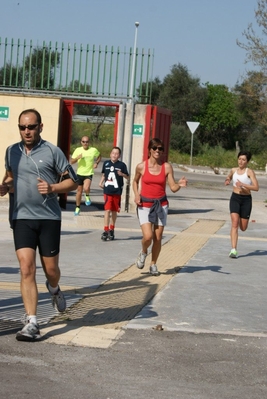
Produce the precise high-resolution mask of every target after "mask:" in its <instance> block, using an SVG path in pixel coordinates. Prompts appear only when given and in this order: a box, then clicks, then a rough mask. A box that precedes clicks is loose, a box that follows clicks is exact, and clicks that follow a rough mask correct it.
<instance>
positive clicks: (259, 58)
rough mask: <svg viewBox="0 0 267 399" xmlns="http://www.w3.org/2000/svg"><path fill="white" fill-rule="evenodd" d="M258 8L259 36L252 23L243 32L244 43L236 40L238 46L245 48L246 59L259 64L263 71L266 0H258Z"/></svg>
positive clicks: (266, 66) (266, 45)
mask: <svg viewBox="0 0 267 399" xmlns="http://www.w3.org/2000/svg"><path fill="white" fill-rule="evenodd" d="M257 6H258V8H257V9H256V10H255V17H256V22H257V24H258V26H259V28H260V29H261V36H259V35H257V34H256V32H255V29H254V28H253V25H252V23H250V24H249V25H248V27H247V29H246V30H245V31H244V32H243V36H244V37H245V39H246V42H245V43H242V42H240V41H239V40H237V44H238V46H239V47H241V48H243V49H244V50H246V60H247V61H252V62H253V64H254V65H256V66H259V67H260V68H261V69H262V70H263V71H265V72H266V69H267V64H266V60H267V42H266V36H267V0H258V2H257Z"/></svg>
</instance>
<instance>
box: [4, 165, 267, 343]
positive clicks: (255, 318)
mask: <svg viewBox="0 0 267 399" xmlns="http://www.w3.org/2000/svg"><path fill="white" fill-rule="evenodd" d="M182 173H183V172H181V171H180V172H179V174H180V175H181V174H182ZM218 178H219V177H218ZM97 184H98V179H95V181H94V185H93V189H92V192H91V194H92V206H90V207H85V206H83V207H82V210H81V214H80V216H78V217H75V216H74V215H73V210H74V202H73V201H74V195H73V194H72V195H70V197H69V202H68V207H67V210H66V211H63V222H62V242H61V254H60V266H61V271H62V277H61V282H60V285H61V288H62V290H63V291H64V292H65V294H66V299H67V305H68V310H67V311H66V312H65V313H64V314H63V315H58V314H57V313H56V312H55V311H54V310H53V309H52V307H51V303H50V297H49V295H48V293H47V291H46V288H45V285H44V283H45V278H44V274H43V271H42V268H41V265H40V261H39V259H38V267H37V282H38V288H39V304H38V320H39V321H40V323H41V327H42V330H41V332H42V335H43V337H44V340H45V341H46V342H52V343H60V344H68V345H82V346H94V347H102V348H105V347H108V346H110V345H112V344H113V343H115V342H116V340H117V339H118V338H119V337H120V336H121V334H123V332H124V331H125V329H151V328H154V329H161V328H162V329H164V330H174V331H189V332H206V333H224V334H232V335H247V336H250V335H253V336H257V337H260V336H264V337H266V336H267V316H266V311H265V307H266V305H265V304H266V300H267V293H266V283H267V271H266V267H265V264H266V262H265V258H264V256H266V255H267V251H266V241H267V232H266V221H267V220H266V208H265V205H264V203H263V202H262V201H257V200H255V201H253V213H252V218H251V222H250V224H249V228H248V230H247V232H245V233H242V234H240V240H239V247H238V252H239V258H238V259H230V258H229V257H228V253H229V247H230V240H229V230H230V220H229V214H228V201H229V193H230V191H229V190H224V191H223V190H221V191H220V190H219V191H218V190H215V189H214V190H212V189H211V190H207V189H205V188H199V189H197V190H196V188H188V189H186V191H182V190H181V191H180V192H179V193H178V194H176V195H170V196H169V199H170V212H169V216H168V226H167V228H166V230H165V234H164V240H163V244H164V245H163V248H162V252H161V255H160V258H159V262H158V266H159V269H160V271H161V275H160V276H159V277H152V276H150V275H149V274H148V263H149V258H148V260H147V266H146V267H145V269H143V270H141V271H140V270H138V269H137V268H136V266H135V260H136V257H137V254H138V252H139V250H140V240H141V232H140V228H139V224H138V220H137V217H136V215H135V214H127V213H122V214H120V215H119V217H118V221H117V227H116V239H115V240H114V241H112V242H103V241H101V239H100V236H101V232H102V229H103V216H104V213H103V211H102V204H103V199H102V194H101V190H100V189H98V187H97ZM255 197H256V196H255ZM7 211H8V202H7V200H6V199H5V198H4V199H3V198H2V199H0V228H1V231H2V235H1V237H0V251H1V261H0V297H1V299H0V333H2V334H4V333H10V332H12V331H13V330H14V331H15V330H17V329H18V328H20V327H21V323H20V321H19V320H20V318H21V316H22V315H23V305H22V302H21V296H20V291H19V268H18V262H17V259H16V256H15V253H14V249H13V240H12V232H11V230H10V229H9V225H8V222H7V220H6V219H7ZM252 220H255V222H252Z"/></svg>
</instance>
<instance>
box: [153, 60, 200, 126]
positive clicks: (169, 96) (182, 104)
mask: <svg viewBox="0 0 267 399" xmlns="http://www.w3.org/2000/svg"><path fill="white" fill-rule="evenodd" d="M205 96H206V89H205V88H203V87H202V86H201V85H200V80H199V78H195V77H192V76H191V75H190V73H189V71H188V69H187V67H186V66H184V65H181V64H178V65H173V66H172V68H171V73H170V74H168V75H167V76H166V77H165V78H164V80H163V83H162V86H161V87H160V94H159V98H158V101H157V105H159V106H161V107H165V108H168V109H170V110H171V111H172V120H173V123H175V124H177V125H184V124H185V123H186V121H192V120H196V119H197V116H198V115H199V113H200V111H201V109H202V107H203V102H204V100H205Z"/></svg>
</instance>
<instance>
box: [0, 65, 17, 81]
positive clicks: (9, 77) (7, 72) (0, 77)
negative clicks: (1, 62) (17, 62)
mask: <svg viewBox="0 0 267 399" xmlns="http://www.w3.org/2000/svg"><path fill="white" fill-rule="evenodd" d="M0 85H1V86H9V87H16V86H19V87H21V86H22V69H21V67H18V68H16V67H15V66H13V65H11V64H10V63H7V64H6V65H5V66H3V67H2V68H0Z"/></svg>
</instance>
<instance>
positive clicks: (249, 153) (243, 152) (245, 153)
mask: <svg viewBox="0 0 267 399" xmlns="http://www.w3.org/2000/svg"><path fill="white" fill-rule="evenodd" d="M241 155H245V157H246V158H247V161H248V162H249V161H250V160H251V156H252V155H251V152H249V151H239V153H238V155H237V159H238V158H239V157H240V156H241Z"/></svg>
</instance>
